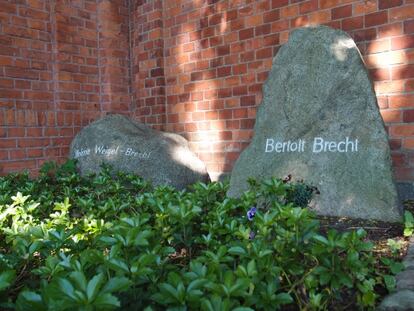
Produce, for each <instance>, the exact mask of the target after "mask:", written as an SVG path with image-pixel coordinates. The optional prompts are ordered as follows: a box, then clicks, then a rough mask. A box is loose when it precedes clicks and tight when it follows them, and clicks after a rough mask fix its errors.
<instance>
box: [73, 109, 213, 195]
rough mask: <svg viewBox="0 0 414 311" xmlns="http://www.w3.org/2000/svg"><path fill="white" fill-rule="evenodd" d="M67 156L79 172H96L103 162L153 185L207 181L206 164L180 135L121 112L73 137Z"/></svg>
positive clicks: (176, 184)
mask: <svg viewBox="0 0 414 311" xmlns="http://www.w3.org/2000/svg"><path fill="white" fill-rule="evenodd" d="M70 158H72V159H76V160H77V161H78V168H79V170H80V172H81V174H83V175H84V174H88V173H97V172H99V171H100V169H101V165H102V164H103V163H106V164H109V165H111V166H112V167H113V168H114V170H115V171H123V172H127V173H134V174H137V175H139V176H141V177H143V178H144V179H146V180H149V181H151V182H152V183H153V184H154V185H171V186H173V187H175V188H177V189H183V188H185V187H186V186H188V185H191V184H193V183H195V182H197V181H202V182H208V181H209V180H210V178H209V176H208V174H207V171H206V168H205V165H204V164H203V163H202V162H201V160H200V159H199V158H198V157H197V156H196V155H195V154H194V153H193V152H192V151H190V149H189V148H188V142H187V140H186V139H185V138H183V137H182V136H180V135H177V134H172V133H165V132H160V131H156V130H154V129H151V128H149V127H148V126H146V125H144V124H142V123H139V122H137V121H133V120H131V119H129V118H127V117H125V116H122V115H107V116H106V117H104V118H102V119H99V120H97V121H95V122H93V123H91V124H89V125H88V126H86V127H85V128H83V129H82V130H81V131H80V132H79V133H78V134H77V135H76V137H75V138H74V139H73V141H72V144H71V146H70Z"/></svg>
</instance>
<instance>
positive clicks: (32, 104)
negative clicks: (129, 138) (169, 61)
mask: <svg viewBox="0 0 414 311" xmlns="http://www.w3.org/2000/svg"><path fill="white" fill-rule="evenodd" d="M129 83H130V79H129V5H128V1H124V0H115V1H109V0H105V1H103V0H99V1H92V0H77V1H64V0H51V1H47V0H31V1H4V0H1V1H0V151H1V152H0V158H1V162H0V174H4V173H7V172H10V171H15V170H22V169H28V170H29V171H30V172H31V173H33V174H36V173H37V171H38V168H39V167H40V166H41V165H42V163H43V162H45V161H48V160H58V161H61V160H63V159H65V158H66V156H67V153H68V145H69V143H70V141H71V139H72V138H73V135H74V134H75V133H76V132H77V131H78V130H79V129H80V128H81V126H84V125H86V124H88V123H89V122H90V121H91V120H93V119H95V118H97V117H98V116H100V115H101V114H102V113H106V112H113V111H121V112H124V113H128V112H129V109H130V97H129V96H130V95H129Z"/></svg>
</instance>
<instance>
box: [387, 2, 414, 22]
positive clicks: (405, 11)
mask: <svg viewBox="0 0 414 311" xmlns="http://www.w3.org/2000/svg"><path fill="white" fill-rule="evenodd" d="M413 16H414V3H413V4H412V5H405V6H403V7H398V8H393V9H390V10H389V18H390V21H400V20H406V19H411V18H412V17H413Z"/></svg>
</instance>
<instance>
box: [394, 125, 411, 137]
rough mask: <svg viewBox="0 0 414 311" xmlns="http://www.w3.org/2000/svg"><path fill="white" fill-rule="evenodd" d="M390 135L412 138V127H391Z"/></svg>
mask: <svg viewBox="0 0 414 311" xmlns="http://www.w3.org/2000/svg"><path fill="white" fill-rule="evenodd" d="M391 134H392V135H394V136H414V125H412V124H404V125H394V126H392V127H391Z"/></svg>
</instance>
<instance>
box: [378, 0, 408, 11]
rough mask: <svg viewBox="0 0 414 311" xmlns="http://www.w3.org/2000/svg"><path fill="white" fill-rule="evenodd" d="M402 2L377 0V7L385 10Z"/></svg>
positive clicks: (400, 0) (397, 0)
mask: <svg viewBox="0 0 414 311" xmlns="http://www.w3.org/2000/svg"><path fill="white" fill-rule="evenodd" d="M402 3H403V0H378V8H379V9H380V10H385V9H389V8H392V7H395V6H400V5H402Z"/></svg>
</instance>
